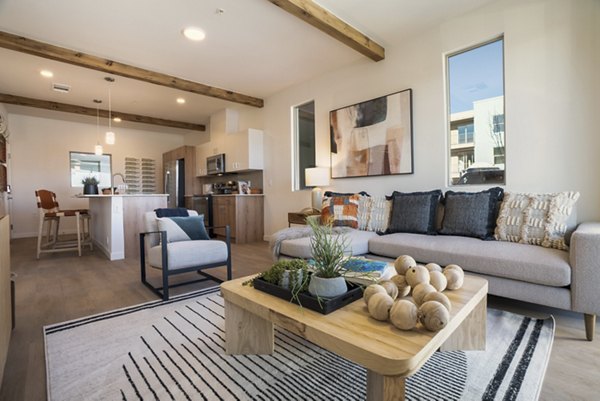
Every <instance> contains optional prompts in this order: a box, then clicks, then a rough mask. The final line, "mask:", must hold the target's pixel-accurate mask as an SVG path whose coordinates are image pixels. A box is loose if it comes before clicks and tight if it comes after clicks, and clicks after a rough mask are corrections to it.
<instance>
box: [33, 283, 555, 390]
mask: <svg viewBox="0 0 600 401" xmlns="http://www.w3.org/2000/svg"><path fill="white" fill-rule="evenodd" d="M223 327H224V321H223V299H222V298H221V296H220V295H219V292H218V288H213V289H207V290H204V291H199V292H196V293H192V294H187V295H184V296H181V297H176V298H174V299H172V300H170V301H168V302H160V301H156V302H150V303H147V304H142V305H138V306H134V307H130V308H125V309H121V310H116V311H112V312H107V313H104V314H99V315H95V316H90V317H87V318H83V319H78V320H74V321H70V322H65V323H61V324H56V325H52V326H46V327H44V335H45V344H46V371H47V381H48V399H49V400H51V401H59V400H60V401H68V400H78V401H79V400H281V401H288V400H364V399H365V384H366V372H365V369H363V368H362V367H359V366H357V365H355V364H353V363H352V362H349V361H347V360H345V359H342V358H340V357H338V356H336V355H334V354H332V353H330V352H328V351H325V350H323V349H321V348H319V347H317V346H315V345H313V344H311V343H309V342H307V341H305V340H303V339H302V338H300V337H297V336H295V335H294V334H291V333H289V332H287V331H285V330H281V329H276V332H275V353H274V354H273V355H269V356H265V355H250V356H228V355H225V352H224V337H225V336H224V331H223ZM487 332H488V338H487V351H468V352H463V351H455V352H437V353H435V355H434V356H433V357H432V358H431V359H430V361H428V362H427V363H426V364H425V365H424V366H423V367H422V368H421V370H420V371H419V372H418V373H417V374H416V375H415V376H413V377H411V378H409V380H408V384H407V399H409V400H535V399H537V398H538V395H539V392H540V389H541V386H542V382H543V378H544V373H545V371H546V367H547V363H548V358H549V356H550V350H551V347H552V339H553V337H554V320H553V319H552V318H548V319H545V320H538V319H530V318H527V317H524V316H519V315H515V314H512V313H508V312H502V311H498V310H493V309H488V327H487Z"/></svg>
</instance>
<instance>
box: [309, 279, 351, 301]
mask: <svg viewBox="0 0 600 401" xmlns="http://www.w3.org/2000/svg"><path fill="white" fill-rule="evenodd" d="M308 292H309V293H310V294H311V295H313V296H315V297H321V298H334V297H337V296H340V295H342V294H344V293H346V292H348V286H347V285H346V280H345V279H344V277H341V276H340V277H334V278H323V277H319V276H317V275H315V274H313V275H312V276H311V277H310V283H308Z"/></svg>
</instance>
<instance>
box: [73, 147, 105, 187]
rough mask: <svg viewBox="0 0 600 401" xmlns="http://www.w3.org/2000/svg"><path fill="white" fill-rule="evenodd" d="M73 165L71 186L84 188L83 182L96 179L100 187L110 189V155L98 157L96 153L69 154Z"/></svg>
mask: <svg viewBox="0 0 600 401" xmlns="http://www.w3.org/2000/svg"><path fill="white" fill-rule="evenodd" d="M69 159H70V163H71V186H72V187H82V186H83V184H82V183H81V180H83V179H84V178H87V177H96V178H97V179H98V182H99V184H98V186H99V187H107V188H110V185H111V183H110V179H111V174H110V168H111V157H110V155H100V156H97V155H95V154H94V153H85V152H69Z"/></svg>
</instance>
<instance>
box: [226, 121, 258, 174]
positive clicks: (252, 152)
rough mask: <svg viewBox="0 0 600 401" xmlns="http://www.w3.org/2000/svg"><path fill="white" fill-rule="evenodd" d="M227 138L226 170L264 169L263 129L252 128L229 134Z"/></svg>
mask: <svg viewBox="0 0 600 401" xmlns="http://www.w3.org/2000/svg"><path fill="white" fill-rule="evenodd" d="M226 138H227V140H226V144H225V149H226V151H225V165H226V168H225V171H226V172H235V171H244V170H262V169H263V167H264V157H263V132H262V131H260V130H257V129H252V128H251V129H248V130H247V131H244V132H239V133H237V134H233V135H227V136H226Z"/></svg>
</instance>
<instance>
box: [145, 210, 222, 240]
mask: <svg viewBox="0 0 600 401" xmlns="http://www.w3.org/2000/svg"><path fill="white" fill-rule="evenodd" d="M157 219H158V230H159V231H166V232H167V242H178V241H190V240H207V239H210V237H209V236H208V233H207V232H206V228H205V227H204V215H203V214H201V215H199V216H187V217H158V218H157Z"/></svg>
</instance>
